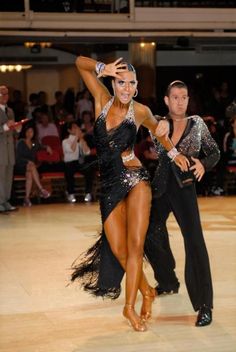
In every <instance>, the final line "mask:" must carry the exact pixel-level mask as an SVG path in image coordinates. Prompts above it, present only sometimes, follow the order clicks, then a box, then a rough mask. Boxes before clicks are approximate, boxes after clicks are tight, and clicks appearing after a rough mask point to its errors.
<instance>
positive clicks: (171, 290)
mask: <svg viewBox="0 0 236 352" xmlns="http://www.w3.org/2000/svg"><path fill="white" fill-rule="evenodd" d="M179 286H180V284H179V282H178V283H177V284H176V285H174V286H173V287H171V288H170V287H168V289H167V288H164V287H161V286H160V285H158V286H156V287H155V289H156V292H157V295H158V296H160V295H171V294H173V293H178V292H179Z"/></svg>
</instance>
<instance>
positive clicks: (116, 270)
mask: <svg viewBox="0 0 236 352" xmlns="http://www.w3.org/2000/svg"><path fill="white" fill-rule="evenodd" d="M77 263H78V264H77ZM107 266H108V268H109V271H108V270H106V268H107ZM101 267H102V268H103V269H104V270H101ZM72 270H73V273H72V275H71V281H72V282H74V281H79V283H80V285H81V286H82V287H83V289H84V290H85V291H87V292H89V293H90V294H91V295H93V296H96V297H103V298H110V299H116V298H118V297H119V295H120V293H121V286H120V283H121V280H122V277H123V274H124V272H123V269H122V268H121V266H120V264H119V263H118V261H117V260H116V258H115V257H114V255H113V253H112V252H111V249H110V247H109V245H108V242H107V240H106V236H105V234H104V232H102V233H101V235H100V238H99V239H98V240H97V241H96V242H95V244H94V245H93V246H92V247H90V248H89V249H88V250H87V251H86V252H84V253H82V255H81V256H80V257H79V258H78V259H76V260H75V261H74V262H73V263H72ZM106 273H109V277H108V276H106Z"/></svg>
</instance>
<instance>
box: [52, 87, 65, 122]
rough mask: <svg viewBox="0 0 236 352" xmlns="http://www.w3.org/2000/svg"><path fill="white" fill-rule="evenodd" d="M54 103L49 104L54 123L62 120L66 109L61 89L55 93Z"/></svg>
mask: <svg viewBox="0 0 236 352" xmlns="http://www.w3.org/2000/svg"><path fill="white" fill-rule="evenodd" d="M54 96H55V100H56V101H55V104H53V105H51V113H52V118H53V121H54V122H55V123H60V122H61V121H63V120H64V117H65V115H66V110H65V107H64V95H63V93H62V92H61V91H59V90H58V91H56V93H55V95H54Z"/></svg>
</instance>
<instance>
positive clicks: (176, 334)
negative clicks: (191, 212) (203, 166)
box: [0, 197, 236, 352]
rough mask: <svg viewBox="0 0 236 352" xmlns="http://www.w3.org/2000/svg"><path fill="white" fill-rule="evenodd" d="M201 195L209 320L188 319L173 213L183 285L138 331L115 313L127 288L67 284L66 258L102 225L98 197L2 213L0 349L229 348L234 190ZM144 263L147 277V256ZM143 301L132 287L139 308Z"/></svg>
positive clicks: (235, 276)
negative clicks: (93, 289) (115, 291)
mask: <svg viewBox="0 0 236 352" xmlns="http://www.w3.org/2000/svg"><path fill="white" fill-rule="evenodd" d="M199 205H200V210H201V218H202V224H203V228H204V234H205V239H206V243H207V247H208V251H209V256H210V261H211V267H212V275H213V283H214V295H215V299H214V311H213V318H214V320H213V323H212V325H210V326H207V327H203V328H196V327H195V326H194V322H195V319H196V313H195V312H194V311H193V309H192V306H191V304H190V301H189V298H188V295H187V292H186V288H185V284H184V278H183V276H184V251H183V241H182V238H181V234H180V233H179V229H178V227H177V225H176V223H175V221H174V218H173V217H170V219H169V222H168V227H169V230H170V234H171V246H172V248H173V252H174V254H175V257H176V261H177V274H178V277H179V279H180V281H181V287H180V292H179V294H175V295H168V296H164V297H162V296H161V297H159V298H157V299H156V301H155V304H154V305H153V318H152V320H151V321H150V322H149V324H148V331H147V332H144V333H138V332H134V331H133V330H132V329H131V327H130V326H129V325H128V324H127V322H126V321H125V320H124V318H123V317H122V315H121V311H122V308H123V305H124V291H123V292H122V294H121V297H120V298H118V299H117V300H115V301H109V300H102V299H95V298H93V297H91V296H89V295H88V294H86V293H85V292H83V291H82V290H81V289H80V288H79V287H78V285H76V284H73V285H69V286H67V284H68V282H69V277H70V265H71V263H72V261H73V260H74V259H75V258H76V257H77V256H78V255H79V254H80V253H81V252H82V251H84V250H85V249H86V248H87V247H88V246H89V245H90V244H91V243H93V242H94V240H95V236H96V234H97V233H98V231H99V229H100V226H101V224H100V215H99V206H98V204H97V203H93V204H82V203H78V204H44V205H35V206H33V207H32V208H22V207H21V208H20V209H19V211H18V212H15V213H12V214H9V215H0V250H1V257H0V314H1V316H0V351H1V352H94V351H96V352H121V351H122V352H151V351H157V352H208V351H211V352H233V351H234V352H235V351H236V297H235V294H236V197H212V198H199ZM137 216H138V215H137ZM145 272H146V273H147V276H148V278H149V280H150V283H151V284H154V280H153V275H152V270H151V268H150V266H149V265H148V264H147V263H145ZM140 304H141V297H140V295H139V296H138V302H137V309H138V310H139V309H140Z"/></svg>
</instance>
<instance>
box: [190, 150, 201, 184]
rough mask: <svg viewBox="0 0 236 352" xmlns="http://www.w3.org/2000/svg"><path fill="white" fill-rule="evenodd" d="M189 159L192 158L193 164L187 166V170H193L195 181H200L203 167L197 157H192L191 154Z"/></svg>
mask: <svg viewBox="0 0 236 352" xmlns="http://www.w3.org/2000/svg"><path fill="white" fill-rule="evenodd" d="M191 159H192V160H193V162H194V164H193V165H192V166H191V167H190V168H189V170H192V171H193V173H194V176H195V177H196V179H197V181H201V179H202V176H203V175H204V173H205V168H204V166H203V165H202V163H201V161H200V160H199V159H197V158H194V157H193V156H192V157H191Z"/></svg>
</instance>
